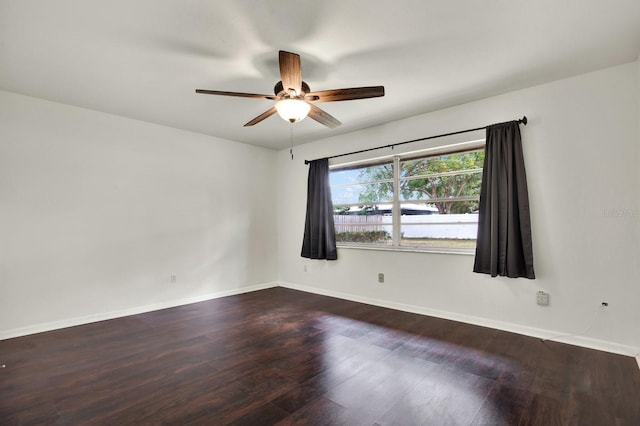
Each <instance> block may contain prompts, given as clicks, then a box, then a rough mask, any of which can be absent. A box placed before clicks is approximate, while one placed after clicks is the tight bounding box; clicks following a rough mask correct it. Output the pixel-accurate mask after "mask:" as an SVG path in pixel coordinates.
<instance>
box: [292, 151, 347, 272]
mask: <svg viewBox="0 0 640 426" xmlns="http://www.w3.org/2000/svg"><path fill="white" fill-rule="evenodd" d="M301 255H302V257H307V258H309V259H327V260H336V259H337V258H338V251H337V249H336V230H335V227H334V224H333V203H332V201H331V187H330V186H329V160H328V159H326V158H323V159H320V160H314V161H311V162H310V163H309V180H308V182H307V218H306V222H305V225H304V240H303V242H302V254H301Z"/></svg>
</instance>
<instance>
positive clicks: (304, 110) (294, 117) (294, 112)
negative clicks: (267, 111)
mask: <svg viewBox="0 0 640 426" xmlns="http://www.w3.org/2000/svg"><path fill="white" fill-rule="evenodd" d="M275 107H276V110H277V111H278V115H279V116H280V117H282V119H283V120H285V121H288V122H290V123H296V122H298V121H300V120H303V119H304V118H305V117H306V116H307V114H309V111H310V110H311V105H309V104H308V103H307V102H305V101H303V100H301V99H281V100H279V101H278V102H276V105H275Z"/></svg>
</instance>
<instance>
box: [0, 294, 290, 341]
mask: <svg viewBox="0 0 640 426" xmlns="http://www.w3.org/2000/svg"><path fill="white" fill-rule="evenodd" d="M278 286H279V283H275V282H271V283H264V284H257V285H252V286H248V287H241V288H234V289H232V290H224V291H219V292H215V293H209V294H203V295H199V296H193V297H187V298H184V299H178V300H171V301H167V302H160V303H153V304H150V305H143V306H136V307H133V308H128V309H123V310H119V311H111V312H103V313H100V314H95V315H87V316H82V317H74V318H68V319H64V320H60V321H51V322H46V323H41V324H35V325H30V326H27V327H22V328H15V329H12V330H0V340H4V339H11V338H14V337H21V336H27V335H29V334H36V333H42V332H45V331H52V330H59V329H61V328H67V327H75V326H77V325H84V324H90V323H92V322H98V321H106V320H110V319H115V318H121V317H126V316H129V315H137V314H143V313H145V312H151V311H158V310H160V309H167V308H175V307H176V306H182V305H189V304H191V303H198V302H204V301H206V300H212V299H218V298H220V297H226V296H234V295H236V294H242V293H249V292H252V291H257V290H264V289H267V288H272V287H278Z"/></svg>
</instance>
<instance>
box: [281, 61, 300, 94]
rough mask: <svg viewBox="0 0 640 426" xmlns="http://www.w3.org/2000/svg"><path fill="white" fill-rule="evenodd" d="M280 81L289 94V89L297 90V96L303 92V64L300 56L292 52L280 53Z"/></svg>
mask: <svg viewBox="0 0 640 426" xmlns="http://www.w3.org/2000/svg"><path fill="white" fill-rule="evenodd" d="M280 79H281V80H282V87H283V88H284V91H285V92H286V93H287V94H288V93H289V89H293V90H295V92H296V93H295V96H299V95H300V93H301V91H302V64H301V63H300V55H297V54H295V53H291V52H285V51H284V50H281V51H280Z"/></svg>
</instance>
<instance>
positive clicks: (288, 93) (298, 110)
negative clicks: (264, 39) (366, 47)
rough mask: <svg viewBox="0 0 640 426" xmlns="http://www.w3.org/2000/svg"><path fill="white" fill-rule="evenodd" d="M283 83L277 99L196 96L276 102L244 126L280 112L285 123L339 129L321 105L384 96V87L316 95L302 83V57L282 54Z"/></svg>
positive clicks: (248, 95)
mask: <svg viewBox="0 0 640 426" xmlns="http://www.w3.org/2000/svg"><path fill="white" fill-rule="evenodd" d="M279 62H280V78H281V81H279V82H278V83H276V85H275V87H274V93H275V95H259V94H256V93H239V92H223V91H219V90H204V89H197V90H196V93H204V94H207V95H222V96H237V97H241V98H258V99H269V100H272V101H275V104H274V106H273V107H271V108H270V109H268V110H267V111H265V112H263V113H262V114H260V115H259V116H257V117H256V118H254V119H253V120H251V121H249V122H248V123H247V124H245V125H244V126H245V127H247V126H253V125H254V124H258V123H259V122H261V121H262V120H264V119H265V118H268V117H270V116H272V115H273V114H275V113H276V112H277V113H278V115H280V117H282V118H283V119H284V120H286V121H289V122H291V123H295V122H297V121H300V120H302V119H304V118H305V117H306V116H307V115H308V116H309V117H311V118H312V119H314V120H315V121H317V122H318V123H321V124H324V125H325V126H327V127H330V128H332V129H333V128H336V127H338V126H339V125H340V124H341V123H340V121H338V119H336V118H335V117H333V116H332V115H331V114H329V113H327V112H326V111H324V110H322V109H320V108H318V107H317V106H316V105H315V104H316V103H318V102H337V101H349V100H353V99H366V98H377V97H380V96H384V86H370V87H351V88H347V89H333V90H322V91H319V92H312V91H311V89H310V88H309V85H308V84H307V83H306V82H304V81H302V65H301V63H300V55H298V54H295V53H291V52H285V51H283V50H281V51H280V56H279Z"/></svg>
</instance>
